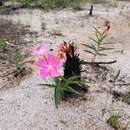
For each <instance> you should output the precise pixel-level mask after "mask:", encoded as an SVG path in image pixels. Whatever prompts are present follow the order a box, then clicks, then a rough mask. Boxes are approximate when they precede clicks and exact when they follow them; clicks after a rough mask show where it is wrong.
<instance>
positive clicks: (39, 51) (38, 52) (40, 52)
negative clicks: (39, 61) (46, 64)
mask: <svg viewBox="0 0 130 130" xmlns="http://www.w3.org/2000/svg"><path fill="white" fill-rule="evenodd" d="M47 54H48V45H47V44H44V45H42V46H40V47H38V48H36V49H33V50H32V55H34V56H45V55H47Z"/></svg>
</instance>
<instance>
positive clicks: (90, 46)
mask: <svg viewBox="0 0 130 130" xmlns="http://www.w3.org/2000/svg"><path fill="white" fill-rule="evenodd" d="M84 46H86V47H88V48H90V49H92V50H94V51H95V52H97V49H96V46H95V45H93V44H91V45H85V44H84Z"/></svg>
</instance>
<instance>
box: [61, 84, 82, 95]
mask: <svg viewBox="0 0 130 130" xmlns="http://www.w3.org/2000/svg"><path fill="white" fill-rule="evenodd" d="M64 89H65V90H66V91H68V92H72V93H74V94H78V95H81V94H80V93H79V92H77V91H76V90H74V89H73V88H72V87H70V86H67V87H66V88H64Z"/></svg>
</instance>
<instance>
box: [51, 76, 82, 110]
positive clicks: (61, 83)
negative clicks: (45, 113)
mask: <svg viewBox="0 0 130 130" xmlns="http://www.w3.org/2000/svg"><path fill="white" fill-rule="evenodd" d="M82 83H83V81H81V80H78V79H77V77H76V76H73V77H70V78H68V79H66V78H64V77H59V78H55V79H54V84H53V85H51V86H52V87H54V89H55V94H54V97H55V105H56V108H58V106H59V105H60V102H61V99H62V98H63V97H64V93H65V92H69V93H71V94H72V95H73V94H74V95H75V94H76V95H77V94H78V95H81V94H80V93H79V92H78V91H76V90H74V89H73V88H72V87H71V85H72V84H74V85H75V84H77V85H80V84H82Z"/></svg>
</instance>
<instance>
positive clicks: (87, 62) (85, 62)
mask: <svg viewBox="0 0 130 130" xmlns="http://www.w3.org/2000/svg"><path fill="white" fill-rule="evenodd" d="M116 62H117V60H114V61H108V62H89V61H84V62H83V64H96V65H99V64H114V63H116Z"/></svg>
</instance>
